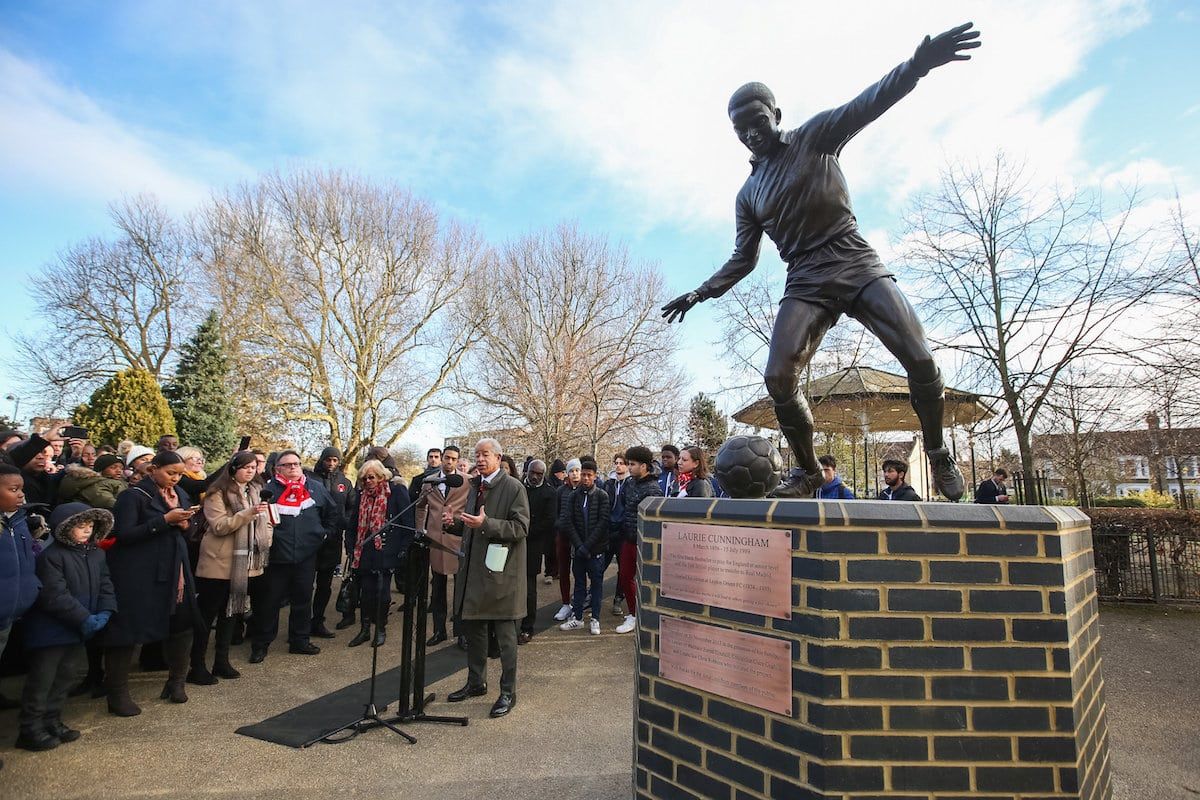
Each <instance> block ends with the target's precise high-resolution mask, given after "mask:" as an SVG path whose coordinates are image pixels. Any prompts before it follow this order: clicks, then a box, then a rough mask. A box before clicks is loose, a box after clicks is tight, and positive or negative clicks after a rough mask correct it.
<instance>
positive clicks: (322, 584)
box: [309, 447, 354, 639]
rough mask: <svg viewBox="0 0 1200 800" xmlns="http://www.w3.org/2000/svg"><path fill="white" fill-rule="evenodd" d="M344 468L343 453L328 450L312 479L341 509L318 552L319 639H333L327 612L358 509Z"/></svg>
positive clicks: (315, 602)
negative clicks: (353, 514)
mask: <svg viewBox="0 0 1200 800" xmlns="http://www.w3.org/2000/svg"><path fill="white" fill-rule="evenodd" d="M341 466H342V451H341V450H338V449H337V448H336V447H326V448H325V449H324V450H322V451H321V456H320V458H318V459H317V463H316V464H314V465H313V468H312V472H310V473H309V476H310V477H312V478H315V479H316V480H318V481H320V482H321V484H322V485H323V486H324V487H325V489H326V491H328V492H329V495H330V497H332V498H333V506H334V508H335V509H337V520H336V521H335V523H334V525H333V528H332V530H330V531H329V538H328V539H326V540H325V544H323V545H321V549H320V550H319V551H318V552H317V586H316V589H315V590H314V591H313V620H312V635H313V636H316V637H317V638H318V639H332V638H333V631H331V630H329V628H327V627H325V609H326V608H328V607H329V598H330V597H332V596H333V574H334V572H335V571H336V570H337V568H338V567H339V566H340V565H341V563H342V538H343V536H344V535H345V533H346V525H347V523H348V522H349V520H350V510H351V509H353V508H354V484H353V483H351V482H350V479H349V478H347V477H346V473H344V472H342V469H341ZM349 616H350V618H351V619H350V621H351V623H353V621H354V612H353V611H350V612H349Z"/></svg>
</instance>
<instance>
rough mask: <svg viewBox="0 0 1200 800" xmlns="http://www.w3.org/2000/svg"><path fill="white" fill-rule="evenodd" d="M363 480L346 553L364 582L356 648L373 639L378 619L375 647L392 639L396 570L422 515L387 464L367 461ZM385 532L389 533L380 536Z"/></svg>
mask: <svg viewBox="0 0 1200 800" xmlns="http://www.w3.org/2000/svg"><path fill="white" fill-rule="evenodd" d="M358 479H359V492H358V499H357V502H356V503H355V505H354V510H353V511H351V512H350V524H349V526H348V527H347V528H346V552H348V553H349V554H350V568H351V569H352V570H354V574H355V576H356V578H357V580H358V581H359V607H360V608H361V610H362V628H360V629H359V632H358V635H357V636H355V637H354V638H353V639H351V640H350V647H358V646H359V645H360V644H363V643H365V642H367V641H368V640H370V639H371V623H372V622H376V623H377V624H376V626H375V641H374V642H373V643H372V647H379V646H380V645H382V644H383V643H384V641H385V640H386V639H387V634H386V628H387V617H388V607H389V606H390V605H391V582H392V572H393V571H394V570H395V569H396V568H397V567H398V566H399V565H400V563H401V561H402V560H403V558H404V556H405V554H406V553H407V552H408V546H409V544H410V543H411V542H412V537H413V527H414V525H415V523H416V515H415V514H414V512H413V507H412V505H411V503H410V502H409V498H408V489H407V488H405V486H404V484H403V483H401V482H399V481H397V482H395V483H392V471H391V470H389V469H388V468H387V467H385V466H384V465H383V463H382V462H380V461H376V460H374V459H372V460H370V461H368V462H367V463H365V464H363V465H362V468H361V469H359V471H358ZM380 531H383V534H382V535H378V536H377V535H376V534H378V533H379V532H380ZM377 617H378V619H376V618H377Z"/></svg>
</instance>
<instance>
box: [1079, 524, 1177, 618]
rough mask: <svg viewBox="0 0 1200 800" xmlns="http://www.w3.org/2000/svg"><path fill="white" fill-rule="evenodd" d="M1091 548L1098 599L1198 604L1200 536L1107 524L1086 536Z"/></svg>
mask: <svg viewBox="0 0 1200 800" xmlns="http://www.w3.org/2000/svg"><path fill="white" fill-rule="evenodd" d="M1122 528H1124V530H1122ZM1092 548H1093V550H1094V552H1095V554H1096V592H1097V594H1098V595H1099V596H1100V599H1101V600H1149V601H1153V602H1156V603H1157V602H1164V601H1169V602H1175V601H1181V600H1182V601H1200V533H1190V534H1176V533H1169V534H1163V533H1151V532H1148V531H1140V530H1133V529H1130V528H1125V526H1122V525H1112V526H1110V529H1109V530H1107V531H1105V532H1102V533H1097V532H1095V531H1093V532H1092Z"/></svg>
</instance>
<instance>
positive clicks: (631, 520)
mask: <svg viewBox="0 0 1200 800" xmlns="http://www.w3.org/2000/svg"><path fill="white" fill-rule="evenodd" d="M662 496H663V493H662V489H661V488H659V485H658V476H657V475H647V476H646V477H644V478H641V479H635V478H632V477H631V478H629V479H628V480H627V481H626V482H625V524H624V525H623V526H622V527H621V536H622V537H623V538H624V539H625V541H627V542H633V543H634V544H637V540H638V528H637V514H638V506H639V505H641V504H642V501H643V500H645V499H646V498H647V497H662Z"/></svg>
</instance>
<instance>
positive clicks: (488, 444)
mask: <svg viewBox="0 0 1200 800" xmlns="http://www.w3.org/2000/svg"><path fill="white" fill-rule="evenodd" d="M501 455H503V452H502V451H501V449H500V443H499V442H498V441H496V440H495V439H480V440H479V442H478V443H477V444H476V445H475V466H476V468H477V469H478V470H479V476H478V477H475V478H472V479H471V482H470V488H469V490H468V492H467V505H466V510H464V511H462V512H459V513H458V514H454V513H453V512H451V511H450V510H449V509H446V510H445V511H444V512H443V516H442V521H443V523H444V524H445V525H446V526H447V527H448V528H450V529H451V530H452V531H453V532H455V533H460V532H461V533H462V535H463V546H462V549H463V559H462V561H463V566H462V568H461V569H460V571H459V574H458V577H457V578H456V579H455V581H454V614H455V617H456V618H457V619H459V620H461V625H462V629H463V633H464V634H465V635H466V637H467V684H466V685H465V686H463V687H462V688H461V689H459V690H458V691H456V692H451V693H450V695H449V696H448V697H447V698H446V699H447V700H449V701H450V702H452V703H457V702H461V701H463V700H466V699H467V698H468V697H479V696H481V695H484V694H486V693H487V660H488V654H487V651H488V623H492V625H493V626H494V627H495V630H496V639H497V640H498V641H499V643H500V665H501V672H500V696H499V698H497V700H496V702H495V704H494V705H492V710H491V716H492V717H502V716H504V715H506V714H507V713H508V712H509V711H510V710H512V707H513V706H514V705H516V702H517V694H516V689H517V621H518V620H520V619H521V617H523V616H525V600H526V587H525V538H526V536H528V534H529V500H528V498H527V497H526V495H525V487H523V486H522V485H521V482H520V481H518V480H517V479H516V478H514V477H512V476H510V475H509V474H508V472H507V471H506V470H503V469H501V468H500V456H501Z"/></svg>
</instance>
